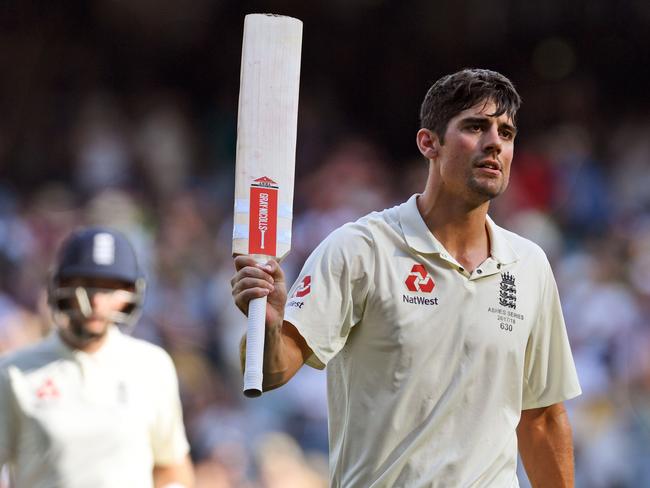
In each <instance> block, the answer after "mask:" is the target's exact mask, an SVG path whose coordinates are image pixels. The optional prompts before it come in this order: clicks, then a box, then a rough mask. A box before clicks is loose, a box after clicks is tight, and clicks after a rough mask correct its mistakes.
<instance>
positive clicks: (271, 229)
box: [248, 176, 278, 256]
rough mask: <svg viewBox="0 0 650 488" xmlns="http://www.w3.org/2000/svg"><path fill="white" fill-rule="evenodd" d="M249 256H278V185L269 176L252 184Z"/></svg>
mask: <svg viewBox="0 0 650 488" xmlns="http://www.w3.org/2000/svg"><path fill="white" fill-rule="evenodd" d="M248 229H249V231H248V232H249V235H248V254H265V255H267V256H275V255H276V247H277V233H278V185H277V183H276V182H275V181H273V180H272V179H271V178H269V177H267V176H262V177H261V178H257V179H256V180H254V181H253V183H251V192H250V221H249V226H248Z"/></svg>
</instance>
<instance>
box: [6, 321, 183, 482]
mask: <svg viewBox="0 0 650 488" xmlns="http://www.w3.org/2000/svg"><path fill="white" fill-rule="evenodd" d="M188 451H189V445H188V442H187V439H186V437H185V431H184V427H183V420H182V413H181V405H180V400H179V395H178V382H177V378H176V371H175V369H174V366H173V363H172V361H171V359H170V357H169V355H168V354H167V353H166V352H165V351H163V350H162V349H161V348H159V347H157V346H155V345H153V344H149V343H147V342H145V341H141V340H138V339H134V338H132V337H129V336H126V335H123V334H122V333H120V332H119V331H118V329H117V328H112V329H111V330H110V331H109V336H108V338H107V341H106V343H105V344H104V346H102V348H101V349H100V350H99V351H97V352H95V353H93V354H87V353H83V352H81V351H74V350H71V349H70V348H68V347H67V346H66V345H65V344H64V343H63V342H62V341H61V339H60V338H59V335H58V333H56V332H54V333H52V334H50V335H49V336H48V337H47V338H45V339H44V340H43V341H41V342H39V343H38V344H36V345H35V346H32V347H30V348H27V349H24V350H21V351H18V352H16V353H14V354H12V355H10V356H8V357H5V358H3V359H2V360H1V361H0V465H2V464H5V463H9V465H10V469H11V471H12V475H13V478H14V482H15V485H13V486H15V487H16V488H54V487H57V488H58V487H61V488H89V487H92V488H109V487H110V488H115V487H121V488H147V487H152V486H153V478H152V469H153V466H154V465H165V464H170V463H176V462H179V461H181V460H182V459H183V458H184V456H185V455H186V454H187V452H188Z"/></svg>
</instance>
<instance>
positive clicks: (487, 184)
mask: <svg viewBox="0 0 650 488" xmlns="http://www.w3.org/2000/svg"><path fill="white" fill-rule="evenodd" d="M495 110H496V107H495V104H494V102H492V101H487V102H486V101H482V102H479V103H478V104H476V105H474V106H473V107H471V108H468V109H467V110H464V111H462V112H461V113H459V114H458V115H456V116H455V117H453V118H452V119H451V120H450V121H449V124H448V125H447V131H446V132H445V138H444V144H440V145H439V157H438V160H439V163H440V174H441V177H442V179H443V183H444V185H445V187H446V188H447V189H449V190H450V191H452V192H454V193H457V194H459V195H463V196H464V197H465V198H467V199H468V200H470V201H472V202H473V203H482V202H485V201H488V200H491V199H493V198H494V197H496V196H498V195H500V194H501V193H502V192H503V191H504V190H505V189H506V187H507V186H508V181H509V179H510V164H511V162H512V156H513V152H514V139H515V135H516V132H517V131H516V129H515V126H514V123H513V121H512V119H511V118H510V117H508V115H506V114H502V115H500V116H498V117H493V116H490V115H489V114H492V113H494V112H495Z"/></svg>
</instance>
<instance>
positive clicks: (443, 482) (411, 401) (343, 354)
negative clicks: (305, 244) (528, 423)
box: [285, 195, 580, 488]
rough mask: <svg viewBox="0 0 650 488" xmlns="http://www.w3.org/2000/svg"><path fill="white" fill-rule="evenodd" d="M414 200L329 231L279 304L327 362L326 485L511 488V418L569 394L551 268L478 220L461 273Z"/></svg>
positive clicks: (531, 248) (571, 378) (521, 243)
mask: <svg viewBox="0 0 650 488" xmlns="http://www.w3.org/2000/svg"><path fill="white" fill-rule="evenodd" d="M416 198H417V195H414V196H413V197H411V198H410V199H409V200H408V201H407V202H406V203H404V204H402V205H400V206H397V207H394V208H391V209H388V210H384V211H383V212H376V213H372V214H369V215H368V216H366V217H364V218H362V219H360V220H359V221H357V222H355V223H351V224H347V225H345V226H343V227H341V228H340V229H338V230H336V231H335V232H333V233H332V234H331V235H330V236H329V237H328V238H327V239H326V240H325V241H324V242H323V243H322V244H321V245H320V246H319V247H318V248H317V249H316V250H315V251H314V252H313V254H312V255H311V256H310V257H309V259H308V260H307V262H306V263H305V266H304V268H303V270H302V272H301V275H300V277H299V278H298V280H297V281H296V284H295V285H294V286H293V288H292V289H291V292H290V298H289V300H288V302H287V306H286V311H285V320H287V321H288V322H290V323H292V324H293V325H294V326H295V327H296V328H297V329H298V330H299V331H300V333H301V334H302V336H303V337H304V338H305V340H306V341H307V343H308V344H309V346H310V348H311V349H312V351H313V353H314V354H313V356H312V357H311V358H310V359H309V360H308V364H310V365H311V366H314V367H320V368H322V367H324V365H327V380H328V398H329V401H328V403H329V429H330V483H331V486H332V487H337V488H338V487H344V488H351V487H360V488H379V487H386V488H389V487H390V488H392V487H407V488H423V487H427V488H430V487H440V488H442V487H444V488H450V487H454V488H466V487H484V488H488V487H489V488H514V487H517V486H518V481H517V477H516V472H515V471H516V462H517V437H516V432H515V429H516V427H517V424H518V423H519V418H520V414H521V410H522V409H531V408H536V407H543V406H548V405H551V404H553V403H557V402H560V401H563V400H567V399H569V398H572V397H575V396H577V395H579V394H580V386H579V384H578V379H577V375H576V370H575V367H574V364H573V358H572V356H571V350H570V348H569V342H568V339H567V335H566V330H565V325H564V319H563V317H562V311H561V308H560V301H559V297H558V292H557V287H556V284H555V281H554V278H553V274H552V272H551V268H550V265H549V263H548V261H547V259H546V256H545V255H544V252H543V251H542V250H541V249H540V248H539V247H538V246H537V245H536V244H533V243H532V242H530V241H528V240H526V239H524V238H522V237H520V236H517V235H516V234H513V233H512V232H508V231H506V230H504V229H501V228H500V227H498V226H497V225H495V224H494V223H493V222H492V221H491V220H490V219H489V218H488V220H487V228H488V232H489V235H490V242H491V257H489V258H488V259H487V260H486V261H485V262H484V263H482V264H481V265H480V266H479V267H478V268H477V269H476V270H474V271H473V272H472V273H471V274H469V273H467V272H466V271H465V270H463V269H462V268H461V266H460V265H459V264H458V263H457V262H456V261H455V260H454V258H453V257H451V255H450V254H449V253H448V252H447V251H446V250H445V249H444V247H443V246H442V245H441V244H440V242H439V241H437V240H436V239H435V237H434V236H433V234H432V233H431V232H430V231H429V229H428V228H427V226H426V224H425V222H424V221H423V220H422V217H421V216H420V213H419V211H418V209H417V205H416Z"/></svg>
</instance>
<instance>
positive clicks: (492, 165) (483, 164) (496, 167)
mask: <svg viewBox="0 0 650 488" xmlns="http://www.w3.org/2000/svg"><path fill="white" fill-rule="evenodd" d="M474 167H476V168H480V169H484V170H487V171H489V172H490V173H493V172H494V173H501V163H499V161H496V160H494V159H483V160H482V161H479V162H478V163H476V164H475V165H474Z"/></svg>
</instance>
